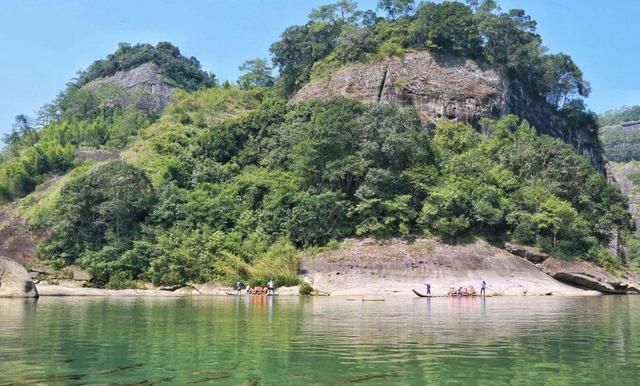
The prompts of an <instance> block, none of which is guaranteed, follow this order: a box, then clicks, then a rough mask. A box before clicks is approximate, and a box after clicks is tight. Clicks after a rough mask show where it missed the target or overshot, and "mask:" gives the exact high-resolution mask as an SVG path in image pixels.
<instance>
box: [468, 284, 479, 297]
mask: <svg viewBox="0 0 640 386" xmlns="http://www.w3.org/2000/svg"><path fill="white" fill-rule="evenodd" d="M476 295H478V293H477V292H476V289H475V288H474V287H473V286H470V287H469V296H476Z"/></svg>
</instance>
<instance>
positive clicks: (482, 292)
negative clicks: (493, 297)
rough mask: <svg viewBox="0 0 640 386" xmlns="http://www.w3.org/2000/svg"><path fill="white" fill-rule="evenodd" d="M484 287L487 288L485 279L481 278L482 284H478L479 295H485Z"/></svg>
mask: <svg viewBox="0 0 640 386" xmlns="http://www.w3.org/2000/svg"><path fill="white" fill-rule="evenodd" d="M486 288H487V283H485V281H484V280H483V281H482V284H480V296H487V294H486Z"/></svg>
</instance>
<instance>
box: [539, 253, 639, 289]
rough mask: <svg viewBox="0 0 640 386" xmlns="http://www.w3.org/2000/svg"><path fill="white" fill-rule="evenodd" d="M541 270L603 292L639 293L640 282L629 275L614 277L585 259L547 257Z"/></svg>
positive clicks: (560, 278)
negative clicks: (568, 259) (567, 259)
mask: <svg viewBox="0 0 640 386" xmlns="http://www.w3.org/2000/svg"><path fill="white" fill-rule="evenodd" d="M541 270H542V272H544V273H546V274H548V275H549V276H551V277H553V278H554V279H557V280H559V281H561V282H564V283H568V284H571V285H576V286H579V287H583V288H588V289H593V290H597V291H600V292H604V293H613V294H623V293H640V284H639V283H638V282H636V281H634V280H633V279H632V277H631V276H629V275H626V277H624V278H620V277H615V276H613V275H612V274H611V273H609V272H607V271H606V270H604V269H603V268H600V267H597V266H595V265H593V264H590V263H588V262H586V261H563V260H558V259H555V258H549V259H547V260H546V261H545V262H544V263H543V264H542V266H541Z"/></svg>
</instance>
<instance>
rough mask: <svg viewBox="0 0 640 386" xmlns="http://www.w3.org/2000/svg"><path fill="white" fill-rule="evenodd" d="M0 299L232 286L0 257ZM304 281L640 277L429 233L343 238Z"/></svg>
mask: <svg viewBox="0 0 640 386" xmlns="http://www.w3.org/2000/svg"><path fill="white" fill-rule="evenodd" d="M0 272H1V273H2V276H3V278H0V297H37V296H110V297H179V296H200V295H205V296H216V295H224V296H227V295H228V293H235V291H234V290H233V289H232V288H230V287H228V286H223V285H218V284H214V283H206V284H190V285H186V286H183V287H171V288H170V287H154V286H151V285H146V286H145V287H144V289H122V290H114V289H102V288H90V287H87V283H88V280H90V276H89V275H88V274H87V273H86V272H84V271H82V270H80V269H79V268H77V267H69V268H68V269H67V274H68V276H69V277H68V278H67V279H64V280H60V279H42V277H45V278H46V276H47V274H46V272H45V271H44V270H43V269H37V268H32V269H31V272H30V273H29V272H27V271H26V270H25V269H24V267H22V266H20V264H18V263H16V262H14V261H11V260H9V259H6V258H0ZM300 274H301V279H302V280H303V281H305V282H307V283H308V284H310V285H311V286H312V287H313V289H314V291H315V292H314V293H315V294H318V295H331V296H350V297H353V296H363V297H367V296H374V297H376V296H377V297H381V296H382V297H384V296H402V297H408V296H410V297H414V296H416V295H415V294H413V293H412V290H414V289H415V290H418V291H421V292H423V291H424V289H425V284H426V283H429V284H431V293H432V295H433V296H446V295H447V293H448V291H449V289H450V288H452V287H453V288H456V289H457V288H459V287H470V286H473V287H475V288H476V290H479V288H480V283H481V282H482V281H486V282H487V284H488V288H487V295H488V296H549V295H551V296H594V295H601V294H640V276H639V275H638V274H636V273H633V272H631V271H627V272H622V273H620V274H618V275H616V276H614V275H613V274H611V273H610V272H607V271H606V270H604V269H602V268H600V267H597V266H595V265H593V264H590V263H588V262H585V261H563V260H558V259H555V258H553V257H550V256H549V255H547V254H545V253H543V252H541V251H539V250H537V249H535V248H531V247H526V246H521V245H516V244H506V245H505V248H504V249H502V248H497V247H495V246H492V245H489V244H488V243H486V242H483V241H476V242H474V243H470V244H464V245H450V244H445V243H442V242H439V241H438V240H435V239H427V238H405V239H391V240H377V239H371V238H366V239H346V240H343V241H342V243H341V244H340V246H339V248H336V249H334V250H330V251H325V252H322V253H319V254H316V255H313V256H306V257H305V259H304V260H303V262H302V265H301V272H300ZM278 294H279V295H281V296H298V295H299V287H297V286H296V287H281V288H279V289H278Z"/></svg>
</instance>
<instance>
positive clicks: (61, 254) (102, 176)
mask: <svg viewBox="0 0 640 386" xmlns="http://www.w3.org/2000/svg"><path fill="white" fill-rule="evenodd" d="M153 199H154V193H153V188H152V186H151V182H150V181H149V179H148V178H147V176H146V175H145V174H144V172H143V171H142V170H140V169H138V168H136V167H134V166H132V165H129V164H127V163H125V162H122V161H112V162H108V163H106V164H102V165H100V166H97V167H95V168H94V169H91V170H90V171H89V172H88V173H86V174H83V175H81V176H79V177H77V178H75V179H73V180H71V181H70V182H68V183H67V184H65V185H64V186H63V187H62V190H61V192H60V196H59V198H58V201H57V202H56V206H55V214H54V216H52V219H51V221H52V224H51V225H52V227H51V236H50V237H49V239H48V240H46V241H45V242H44V243H42V244H41V245H40V247H39V253H40V255H41V256H42V257H44V258H49V259H63V260H64V261H66V262H68V263H72V262H74V261H76V260H78V259H81V260H82V261H81V263H82V265H84V266H85V267H87V268H89V269H90V270H91V271H92V273H93V274H94V275H97V277H98V279H99V280H101V281H103V282H104V283H106V282H107V281H108V279H109V276H110V274H111V272H112V268H113V267H112V266H111V264H110V263H111V262H114V261H116V260H117V258H118V257H119V254H121V253H124V251H126V250H127V249H128V248H129V247H130V246H131V243H132V240H133V239H134V238H135V236H136V235H137V234H138V233H139V232H140V224H141V222H142V221H143V220H144V219H145V218H146V216H147V214H148V213H149V211H150V209H151V205H152V203H153ZM103 247H108V248H109V253H101V252H100V251H101V250H102V249H103Z"/></svg>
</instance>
